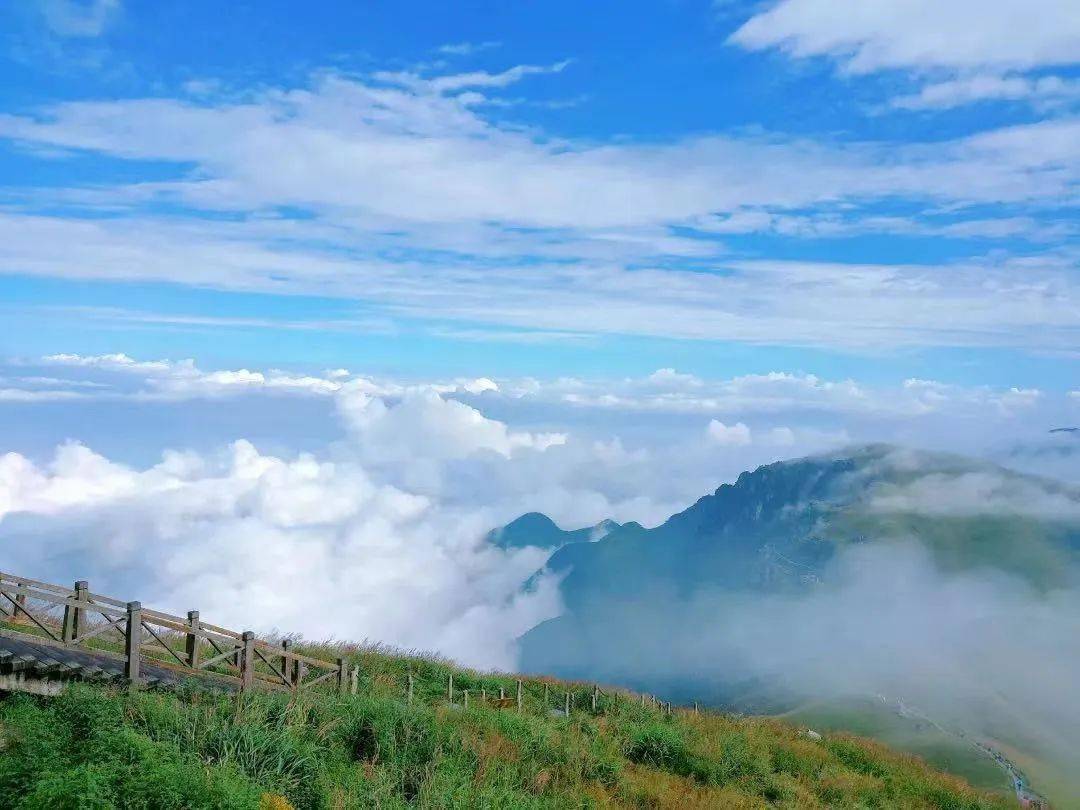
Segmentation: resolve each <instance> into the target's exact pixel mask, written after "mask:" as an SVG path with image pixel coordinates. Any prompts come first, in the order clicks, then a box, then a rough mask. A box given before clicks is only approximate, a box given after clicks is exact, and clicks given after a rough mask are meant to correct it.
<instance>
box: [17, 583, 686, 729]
mask: <svg viewBox="0 0 1080 810" xmlns="http://www.w3.org/2000/svg"><path fill="white" fill-rule="evenodd" d="M5 608H6V609H5ZM0 619H6V620H7V621H9V622H10V621H14V622H17V623H22V624H27V625H33V626H35V627H36V628H37V630H38V631H39V633H40V634H41V635H34V636H33V638H34V639H37V640H39V641H40V640H41V639H42V637H44V638H45V639H46V643H51V644H53V645H57V646H62V647H66V648H68V649H73V650H79V649H82V650H85V651H87V652H98V653H102V654H104V655H107V656H110V657H113V658H115V656H116V650H117V649H119V650H120V651H121V652H122V656H121V659H122V661H123V675H124V677H125V678H126V679H127V681H128V682H129V683H131V684H138V683H139V682H140V677H141V676H140V671H141V669H142V666H143V664H153V665H154V666H156V667H164V668H166V669H170V670H172V671H174V672H176V671H178V672H180V673H186V674H189V675H211V676H213V677H215V678H226V679H228V680H229V681H230V682H231V683H233V684H234V685H236V686H238V687H239V689H240V690H241V691H244V690H248V689H252V688H255V687H261V688H270V689H288V690H291V691H294V692H297V691H300V690H303V689H311V688H313V687H316V686H318V685H320V684H330V683H332V685H333V686H334V687H335V688H336V689H337V690H338V691H341V692H351V693H352V694H356V693H357V689H358V676H359V674H360V672H359V667H355V666H354V667H350V666H349V663H348V661H347V660H346V659H345V658H338V659H337V660H335V661H327V660H324V659H321V658H316V657H313V656H309V655H304V654H302V653H299V652H297V651H295V650H294V649H293V648H292V647H293V642H292V641H291V640H290V639H285V640H284V641H282V642H279V643H271V642H269V641H264V640H261V639H257V638H256V637H255V634H254V633H253V632H252V631H250V630H245V631H242V632H237V631H235V630H229V629H227V628H225V627H219V626H217V625H214V624H210V623H208V622H205V621H203V620H202V618H201V617H200V615H199V611H197V610H190V611H188V613H187V615H186V616H175V615H173V614H170V613H165V612H162V611H159V610H152V609H150V608H144V607H143V606H142V604H141V603H140V602H125V601H123V600H121V599H116V598H113V597H110V596H105V595H103V594H98V593H93V592H92V591H91V590H90V588H89V584H88V583H87V582H86V581H85V580H80V581H78V582H76V583H75V585H74V587H73V588H65V587H63V586H61V585H54V584H51V583H47V582H39V581H37V580H33V579H29V578H28V577H22V576H16V575H14V574H6V573H3V572H0ZM19 635H23V636H25V637H27V638H29V636H27V635H26V634H23V633H19ZM92 640H94V641H95V644H96V646H94V647H91V646H90V645H88V644H87V642H89V641H92ZM102 645H111V647H112V650H109V649H108V647H103V646H102ZM54 663H55V662H54ZM148 680H153V678H150V679H148ZM470 681H471V682H473V686H474V687H475V686H476V685H477V684H476V683H475V678H469V677H467V676H466V682H470ZM553 686H555V683H554V682H551V681H549V680H548V679H539V680H527V679H518V680H517V681H516V689H515V690H514V694H513V696H508V695H507V694H506V690H505V688H504V687H502V686H500V687H499V693H498V695H497V696H496V695H495V694H494V693H492V694H490V695H489V694H488V692H487V689H485V688H483V686H481V688H479V689H476V688H471V689H470V688H464V689H462V688H460V685H456V684H455V682H454V673H453V672H451V673H449V674H448V676H447V682H446V689H445V691H444V692H443V693H442V699H443V700H446V701H447V703H448V704H449V705H450V706H452V707H454V706H456V707H460V708H464V709H468V708H469V706H470V702H476V705H486V706H490V707H494V708H499V709H516V710H517V711H518V712H524V711H537V710H539V711H542V712H544V713H547V714H553V715H558V716H564V717H567V718H569V717H570V716H571V713H574V714H577V713H579V712H580V713H584V714H592V715H599V714H604V713H605V712H606V711H607V710H609V709H611V708H613V707H618V706H619V705H620V702H622V701H625V702H627V703H632V704H637V703H638V702H639V701H640V704H641V708H643V709H644V708H645V707H646V706H649V707H652V708H655V709H659V710H660V711H661V712H664V713H666V714H672V713H675V712H683V713H689V712H691V711H692V712H693V713H694V714H698V713H699V712H700V711H701V710H700V709H699V704H698V703H697V702H696V701H695V702H694V704H693V708H692V709H691V708H690V707H689V706H678V707H677V706H673V705H672V704H671V703H668V702H666V701H663V700H659V699H658V698H656V697H655V696H652V695H646V694H641V693H634V692H631V691H629V690H625V689H617V688H612V689H611V690H610V691H609V690H605V689H601V688H600V686H599V685H597V684H588V683H586V684H581V683H579V684H578V688H577V690H576V691H577V692H578V694H575V691H572V688H563V687H564V686H569V685H560V686H559V687H557V688H559V691H558V692H557V691H555V689H553V688H552V687H553ZM585 690H587V694H582V692H584V691H585ZM403 691H404V694H403V697H404V699H405V701H406V702H407V703H410V704H411V703H412V702H413V695H414V676H413V674H412V672H409V673H408V674H407V675H406V680H405V683H404V684H403ZM560 692H561V694H560ZM459 698H460V702H458V700H459ZM579 698H583V700H581V701H580V702H578V700H579ZM477 699H478V700H477Z"/></svg>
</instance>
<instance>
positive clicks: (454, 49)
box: [436, 40, 501, 56]
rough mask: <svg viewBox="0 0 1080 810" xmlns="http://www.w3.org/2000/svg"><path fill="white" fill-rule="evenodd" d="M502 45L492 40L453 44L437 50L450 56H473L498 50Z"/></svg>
mask: <svg viewBox="0 0 1080 810" xmlns="http://www.w3.org/2000/svg"><path fill="white" fill-rule="evenodd" d="M500 44H501V43H499V42H495V41H492V40H485V41H484V42H451V43H447V44H446V45H440V46H439V47H438V48H437V49H436V50H437V51H438V52H439V53H443V54H447V55H448V56H472V55H473V54H475V53H479V52H480V51H486V50H490V49H491V48H498V47H499V45H500Z"/></svg>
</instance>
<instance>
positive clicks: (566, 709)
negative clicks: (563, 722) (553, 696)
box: [563, 692, 570, 717]
mask: <svg viewBox="0 0 1080 810" xmlns="http://www.w3.org/2000/svg"><path fill="white" fill-rule="evenodd" d="M563 714H565V715H566V716H567V717H569V716H570V693H569V692H567V693H566V695H565V696H564V697H563Z"/></svg>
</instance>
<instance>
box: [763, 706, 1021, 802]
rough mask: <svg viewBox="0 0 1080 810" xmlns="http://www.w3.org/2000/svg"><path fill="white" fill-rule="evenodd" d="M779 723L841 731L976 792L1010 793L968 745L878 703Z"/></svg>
mask: <svg viewBox="0 0 1080 810" xmlns="http://www.w3.org/2000/svg"><path fill="white" fill-rule="evenodd" d="M779 717H781V718H782V719H784V720H787V721H788V722H791V723H797V724H799V725H802V726H809V727H810V728H813V729H816V730H818V731H822V732H824V731H834V730H835V731H839V730H844V731H849V732H853V733H856V734H860V735H863V736H865V737H870V738H872V739H875V740H879V741H881V742H883V743H885V744H886V745H888V746H890V747H891V748H894V749H898V750H901V751H908V752H911V753H913V754H917V755H918V756H920V757H922V758H923V759H924V760H926V761H927V762H928V763H929V764H930V765H932V766H933V767H935V768H939V769H941V770H943V771H947V772H948V773H951V774H955V775H957V776H960V777H963V778H964V779H966V780H967V781H968V782H969V783H971V784H972V785H975V786H976V787H980V788H984V789H987V790H994V791H997V792H1000V793H1003V794H1005V793H1009V792H1010V791H1011V790H1012V783H1011V781H1010V780H1009V777H1008V775H1007V774H1006V773H1005V771H1004V770H1003V769H1002V768H1000V767H998V765H997V764H995V763H994V761H993V760H992V759H990V758H989V757H988V756H986V755H985V754H983V753H981V752H980V751H979V749H978V748H976V747H975V746H974V745H973V744H972V743H971V742H969V741H967V740H962V739H958V738H957V737H955V736H953V735H950V734H947V733H945V732H944V731H942V730H941V729H939V728H937V727H936V726H934V725H932V724H930V723H927V722H924V721H922V720H919V719H917V718H912V717H901V716H900V715H899V714H897V713H896V711H895V710H894V709H891V708H889V707H886V706H884V705H882V704H881V702H880V701H877V700H871V699H869V698H867V699H865V700H855V699H851V700H848V701H839V700H836V701H827V702H826V701H819V702H815V703H808V704H805V705H802V706H799V707H798V708H797V709H794V710H792V711H789V712H785V713H784V714H783V715H779Z"/></svg>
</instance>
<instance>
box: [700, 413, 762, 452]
mask: <svg viewBox="0 0 1080 810" xmlns="http://www.w3.org/2000/svg"><path fill="white" fill-rule="evenodd" d="M706 432H707V433H708V436H709V439H710V440H711V441H713V442H714V443H715V444H718V445H720V446H721V447H724V446H728V445H734V446H737V447H740V446H745V445H748V444H750V442H751V438H750V428H748V427H747V426H746V425H744V424H743V423H742V422H736V423H735V424H734V425H725V424H724V423H723V422H721V421H720V420H719V419H711V420H709V427H708V429H707V431H706Z"/></svg>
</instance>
